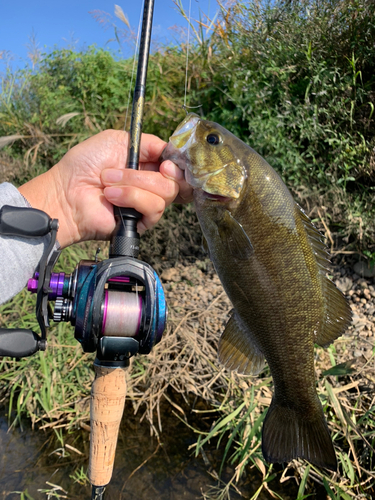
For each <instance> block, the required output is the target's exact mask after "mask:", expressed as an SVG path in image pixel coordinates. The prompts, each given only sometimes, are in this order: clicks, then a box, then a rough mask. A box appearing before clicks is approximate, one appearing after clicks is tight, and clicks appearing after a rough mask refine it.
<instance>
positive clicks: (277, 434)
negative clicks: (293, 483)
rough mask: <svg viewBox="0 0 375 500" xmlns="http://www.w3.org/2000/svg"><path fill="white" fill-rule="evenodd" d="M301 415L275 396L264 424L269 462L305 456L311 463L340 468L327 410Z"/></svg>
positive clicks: (265, 448)
mask: <svg viewBox="0 0 375 500" xmlns="http://www.w3.org/2000/svg"><path fill="white" fill-rule="evenodd" d="M317 403H318V405H314V409H313V410H311V412H306V414H301V412H297V411H296V410H295V409H293V408H288V407H285V406H282V405H280V404H279V403H277V401H276V400H275V398H273V399H272V402H271V406H270V408H269V410H268V412H267V415H266V418H265V420H264V423H263V432H262V452H263V456H264V458H265V459H266V460H267V461H268V462H271V463H273V462H290V461H291V460H292V459H294V458H304V459H306V460H307V461H308V462H311V463H312V464H315V465H317V466H318V467H325V468H326V469H330V470H333V471H336V470H337V460H336V455H335V451H334V449H333V444H332V440H331V436H330V433H329V430H328V426H327V423H326V420H325V418H324V414H323V410H322V408H321V406H320V403H319V401H317Z"/></svg>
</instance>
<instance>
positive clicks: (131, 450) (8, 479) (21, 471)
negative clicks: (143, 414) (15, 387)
mask: <svg viewBox="0 0 375 500" xmlns="http://www.w3.org/2000/svg"><path fill="white" fill-rule="evenodd" d="M169 412H170V407H169V406H165V407H164V408H163V417H162V421H163V426H164V432H163V433H162V434H161V444H159V443H158V441H157V439H156V438H155V437H153V438H151V437H150V431H149V425H148V424H147V423H140V422H139V418H140V417H139V415H135V416H134V415H133V413H132V411H131V409H130V408H129V409H128V410H126V411H125V415H124V418H123V423H122V427H121V430H120V435H119V441H118V447H117V453H116V461H115V468H114V473H113V477H112V481H111V483H110V485H109V486H108V488H107V491H106V494H105V500H122V499H123V500H125V499H126V500H146V499H147V500H149V499H155V500H156V499H157V500H181V499H184V500H195V499H202V491H204V492H207V491H208V490H209V488H210V487H212V486H214V485H216V484H217V481H216V480H215V478H214V477H213V475H212V473H213V469H215V470H218V468H219V460H220V455H221V451H220V450H216V446H213V447H212V449H209V448H208V449H207V459H208V460H209V462H210V464H211V465H212V467H210V466H208V467H207V466H206V464H205V462H204V460H203V458H202V457H201V456H199V457H195V456H194V455H193V452H192V451H189V450H188V448H189V446H190V445H191V444H193V443H194V442H195V441H196V434H195V433H194V432H193V431H191V430H190V429H189V428H188V427H187V426H186V425H185V424H184V423H183V422H180V421H179V420H178V419H177V418H176V417H175V416H172V415H171V414H170V413H169ZM0 443H1V448H0V500H15V499H19V498H20V493H17V492H27V494H28V495H29V497H27V496H26V498H32V499H35V500H36V499H45V498H70V499H89V498H90V491H91V490H90V487H89V485H82V484H79V483H77V482H74V481H73V479H72V478H71V476H73V475H75V476H77V474H78V473H79V471H80V470H81V469H82V468H83V470H84V471H86V469H87V465H88V452H89V433H88V432H85V431H77V432H76V433H73V434H70V435H67V436H65V437H64V444H65V447H64V448H61V444H60V443H59V441H58V440H57V439H56V436H55V434H54V433H53V432H51V431H49V432H43V431H34V432H33V431H32V429H31V428H30V425H29V424H28V423H27V422H26V423H24V424H23V429H22V430H21V429H20V428H17V429H12V430H11V431H9V432H8V424H7V420H6V418H5V412H4V411H2V412H0ZM66 445H68V446H66ZM69 446H72V447H74V448H76V449H77V450H79V451H80V452H81V453H82V455H80V454H78V453H76V452H74V451H72V450H71V448H69ZM207 459H206V460H207ZM142 464H143V465H142ZM137 467H139V469H137ZM210 469H211V470H210ZM210 472H211V473H210ZM232 473H233V470H230V469H229V468H227V470H225V471H224V474H223V477H222V480H223V481H224V482H225V481H228V479H229V478H230V477H231V474H232ZM260 484H261V478H260V477H257V476H255V477H251V478H250V477H247V479H245V481H244V482H243V484H241V485H240V488H241V491H242V492H243V494H244V495H245V498H250V497H251V496H252V495H253V494H254V493H255V491H256V490H257V489H258V488H259V486H260ZM53 485H56V486H57V487H59V488H60V489H56V491H55V493H54V492H53V488H54V486H53ZM275 486H276V487H275ZM273 487H274V488H275V489H276V491H278V493H279V494H280V495H281V497H282V498H283V499H285V500H288V499H290V498H296V496H297V495H296V492H294V489H295V488H294V486H293V484H291V483H288V484H287V486H286V488H287V490H288V491H289V493H288V494H287V495H285V491H282V490H281V489H280V486H279V485H278V484H277V483H274V484H273ZM57 494H58V495H59V496H57ZM240 498H241V497H240V496H239V495H238V494H237V493H235V491H234V490H233V491H232V492H231V500H238V499H240ZM242 498H243V497H242ZM258 498H259V500H268V499H269V498H271V497H270V495H269V494H268V493H262V494H261V495H260V496H259V497H258Z"/></svg>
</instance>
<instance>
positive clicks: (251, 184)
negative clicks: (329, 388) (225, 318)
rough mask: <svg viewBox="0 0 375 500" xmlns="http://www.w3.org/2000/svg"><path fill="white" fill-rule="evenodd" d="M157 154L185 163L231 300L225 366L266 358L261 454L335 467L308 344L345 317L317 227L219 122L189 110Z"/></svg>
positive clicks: (327, 339) (247, 368) (332, 331)
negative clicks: (267, 397) (270, 388)
mask: <svg viewBox="0 0 375 500" xmlns="http://www.w3.org/2000/svg"><path fill="white" fill-rule="evenodd" d="M162 158H163V159H171V160H172V161H174V162H175V163H177V165H179V166H180V168H182V169H184V170H185V177H186V179H187V181H188V182H189V183H190V184H191V185H192V186H193V187H194V202H195V207H196V212H197V216H198V219H199V222H200V225H201V228H202V232H203V234H204V237H205V240H206V242H207V247H208V250H209V254H210V258H211V260H212V262H213V264H214V266H215V269H216V271H217V273H218V276H219V278H220V280H221V282H222V284H223V287H224V289H225V291H226V293H227V295H228V297H229V299H230V300H231V302H232V304H233V314H232V316H231V318H230V320H229V322H228V324H227V326H226V328H225V331H224V333H223V335H222V337H221V339H220V342H219V359H220V360H221V361H222V362H223V363H224V364H225V365H226V366H227V368H229V369H236V370H238V371H239V372H242V373H248V374H255V373H257V372H259V371H260V370H261V369H262V367H263V360H264V358H265V359H266V360H267V362H268V364H269V367H270V370H271V374H272V378H273V381H274V396H273V398H272V402H271V406H270V408H269V410H268V412H267V416H266V418H265V421H264V423H263V435H262V450H263V454H264V456H265V458H266V459H267V460H268V461H270V462H286V461H290V460H292V459H293V458H298V457H301V458H305V459H307V460H309V461H310V462H311V463H314V464H316V465H318V466H322V467H327V468H329V469H332V470H336V468H337V463H336V457H335V453H334V449H333V445H332V441H331V438H330V435H329V431H328V427H327V424H326V421H325V418H324V415H323V411H322V408H321V404H320V402H319V398H318V396H317V393H316V382H315V372H314V343H318V344H320V345H324V346H325V345H328V344H329V343H331V342H332V341H333V340H334V339H335V338H337V337H338V336H339V335H341V334H342V333H343V332H344V331H345V328H346V327H347V326H348V325H349V323H350V320H351V312H350V308H349V306H348V304H347V302H346V300H345V298H344V297H343V295H342V294H341V292H339V291H338V290H337V288H336V287H335V286H334V285H333V283H332V282H330V281H329V280H328V278H326V266H327V264H328V255H327V252H326V250H325V245H324V243H323V240H322V237H321V235H320V233H319V232H318V231H317V230H316V229H315V228H314V227H313V225H312V224H311V222H310V220H309V219H308V217H307V216H306V215H305V214H304V213H303V211H302V210H301V209H300V207H299V206H298V205H297V204H296V203H295V202H294V200H293V198H292V196H291V194H290V192H289V190H288V189H287V187H286V186H285V184H284V183H283V181H282V180H281V178H280V177H279V175H278V174H277V173H276V172H275V170H273V168H272V167H271V166H270V165H269V164H268V163H267V162H266V161H265V160H264V159H263V158H262V157H261V156H260V155H258V154H257V153H256V152H255V151H254V150H253V149H252V148H250V147H249V146H248V145H246V144H245V143H243V142H242V141H240V140H239V139H238V138H236V137H235V136H234V135H233V134H231V133H230V132H229V131H227V130H226V129H224V128H223V127H221V126H220V125H218V124H216V123H213V122H209V121H206V120H201V119H200V118H199V117H198V116H197V115H194V114H190V115H188V116H187V118H186V119H185V120H184V121H183V122H182V124H181V125H180V126H179V127H178V128H177V129H176V131H175V133H174V134H173V135H172V137H171V139H170V142H169V144H168V146H167V147H166V149H165V151H164V153H163V155H162Z"/></svg>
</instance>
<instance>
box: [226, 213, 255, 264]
mask: <svg viewBox="0 0 375 500" xmlns="http://www.w3.org/2000/svg"><path fill="white" fill-rule="evenodd" d="M218 231H219V235H220V239H221V242H222V244H223V245H224V247H225V248H227V250H228V252H229V254H230V256H231V257H234V258H235V259H237V260H247V259H248V258H249V257H250V256H251V255H252V254H253V253H254V248H253V245H252V244H251V241H250V239H249V237H248V235H247V234H246V233H245V230H244V228H243V227H242V226H241V224H240V223H239V222H237V221H236V219H235V218H234V217H233V216H232V214H231V213H230V212H229V211H228V210H225V213H224V217H223V218H222V219H221V221H220V222H219V224H218Z"/></svg>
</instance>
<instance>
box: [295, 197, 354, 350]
mask: <svg viewBox="0 0 375 500" xmlns="http://www.w3.org/2000/svg"><path fill="white" fill-rule="evenodd" d="M297 206H298V205H297ZM298 208H299V213H300V218H301V220H302V222H303V225H304V228H305V230H306V234H307V237H308V239H309V242H310V244H311V248H312V250H313V252H314V255H315V259H316V262H317V264H318V266H319V270H320V272H319V280H320V283H321V290H322V295H323V300H324V316H323V321H322V323H321V324H320V325H319V329H318V331H317V332H316V334H315V342H316V343H317V344H318V345H320V346H321V347H327V346H328V345H329V344H331V343H332V342H333V341H334V340H335V339H337V338H338V337H340V335H342V334H343V333H344V332H345V330H346V329H347V328H348V326H349V325H350V323H351V319H352V312H351V309H350V306H349V304H348V302H347V300H346V299H345V297H344V295H343V294H342V293H341V292H340V290H339V289H338V288H336V286H335V285H334V283H332V281H331V280H330V279H329V278H327V275H326V273H327V271H328V269H329V265H330V261H329V254H328V251H327V248H326V245H325V243H324V239H323V236H322V234H321V233H320V232H319V231H318V229H316V227H315V226H314V225H313V224H312V222H311V221H310V219H309V218H308V217H307V215H306V214H305V213H304V211H303V210H302V209H301V208H300V207H299V206H298Z"/></svg>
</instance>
